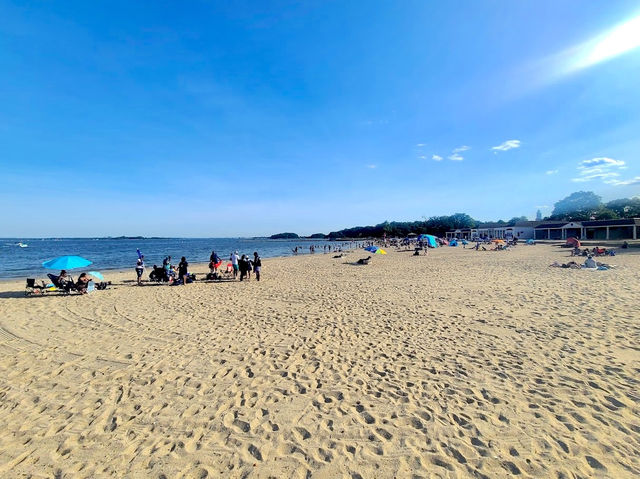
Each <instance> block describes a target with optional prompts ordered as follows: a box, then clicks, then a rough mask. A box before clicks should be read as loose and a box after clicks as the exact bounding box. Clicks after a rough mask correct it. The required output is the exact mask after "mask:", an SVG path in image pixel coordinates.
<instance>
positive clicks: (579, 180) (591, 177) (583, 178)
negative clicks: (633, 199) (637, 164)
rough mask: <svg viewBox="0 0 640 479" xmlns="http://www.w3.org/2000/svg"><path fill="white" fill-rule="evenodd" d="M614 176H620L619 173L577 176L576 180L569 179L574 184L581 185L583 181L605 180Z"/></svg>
mask: <svg viewBox="0 0 640 479" xmlns="http://www.w3.org/2000/svg"><path fill="white" fill-rule="evenodd" d="M616 176H620V173H614V172H609V173H594V174H592V175H585V176H578V177H577V178H571V181H575V182H576V183H582V182H585V181H591V180H597V179H602V180H603V179H605V178H615V177H616Z"/></svg>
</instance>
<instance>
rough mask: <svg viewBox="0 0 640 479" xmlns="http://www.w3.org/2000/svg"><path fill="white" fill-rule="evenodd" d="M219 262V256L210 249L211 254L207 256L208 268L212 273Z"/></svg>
mask: <svg viewBox="0 0 640 479" xmlns="http://www.w3.org/2000/svg"><path fill="white" fill-rule="evenodd" d="M220 263H222V260H221V259H220V256H218V255H217V254H216V252H215V251H212V252H211V256H209V269H210V270H211V272H212V273H217V272H218V265H219V264H220Z"/></svg>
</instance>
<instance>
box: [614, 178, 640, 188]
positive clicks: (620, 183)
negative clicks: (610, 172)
mask: <svg viewBox="0 0 640 479" xmlns="http://www.w3.org/2000/svg"><path fill="white" fill-rule="evenodd" d="M605 183H606V184H608V185H613V186H629V185H640V176H636V177H634V178H630V179H628V180H606V181H605Z"/></svg>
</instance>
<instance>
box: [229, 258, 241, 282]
mask: <svg viewBox="0 0 640 479" xmlns="http://www.w3.org/2000/svg"><path fill="white" fill-rule="evenodd" d="M229 259H230V260H231V265H232V266H233V279H236V278H237V277H238V260H239V259H240V258H239V257H238V252H237V251H234V252H233V253H231V257H230V258H229Z"/></svg>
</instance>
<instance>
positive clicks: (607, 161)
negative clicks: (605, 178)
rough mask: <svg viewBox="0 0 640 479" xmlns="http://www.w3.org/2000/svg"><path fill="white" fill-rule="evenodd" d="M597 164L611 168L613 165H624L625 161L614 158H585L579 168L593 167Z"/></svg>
mask: <svg viewBox="0 0 640 479" xmlns="http://www.w3.org/2000/svg"><path fill="white" fill-rule="evenodd" d="M596 166H601V167H605V168H609V167H612V166H624V161H622V160H614V159H613V158H606V157H601V158H593V159H592V160H584V161H583V162H582V163H580V166H579V167H578V168H593V167H596Z"/></svg>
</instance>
